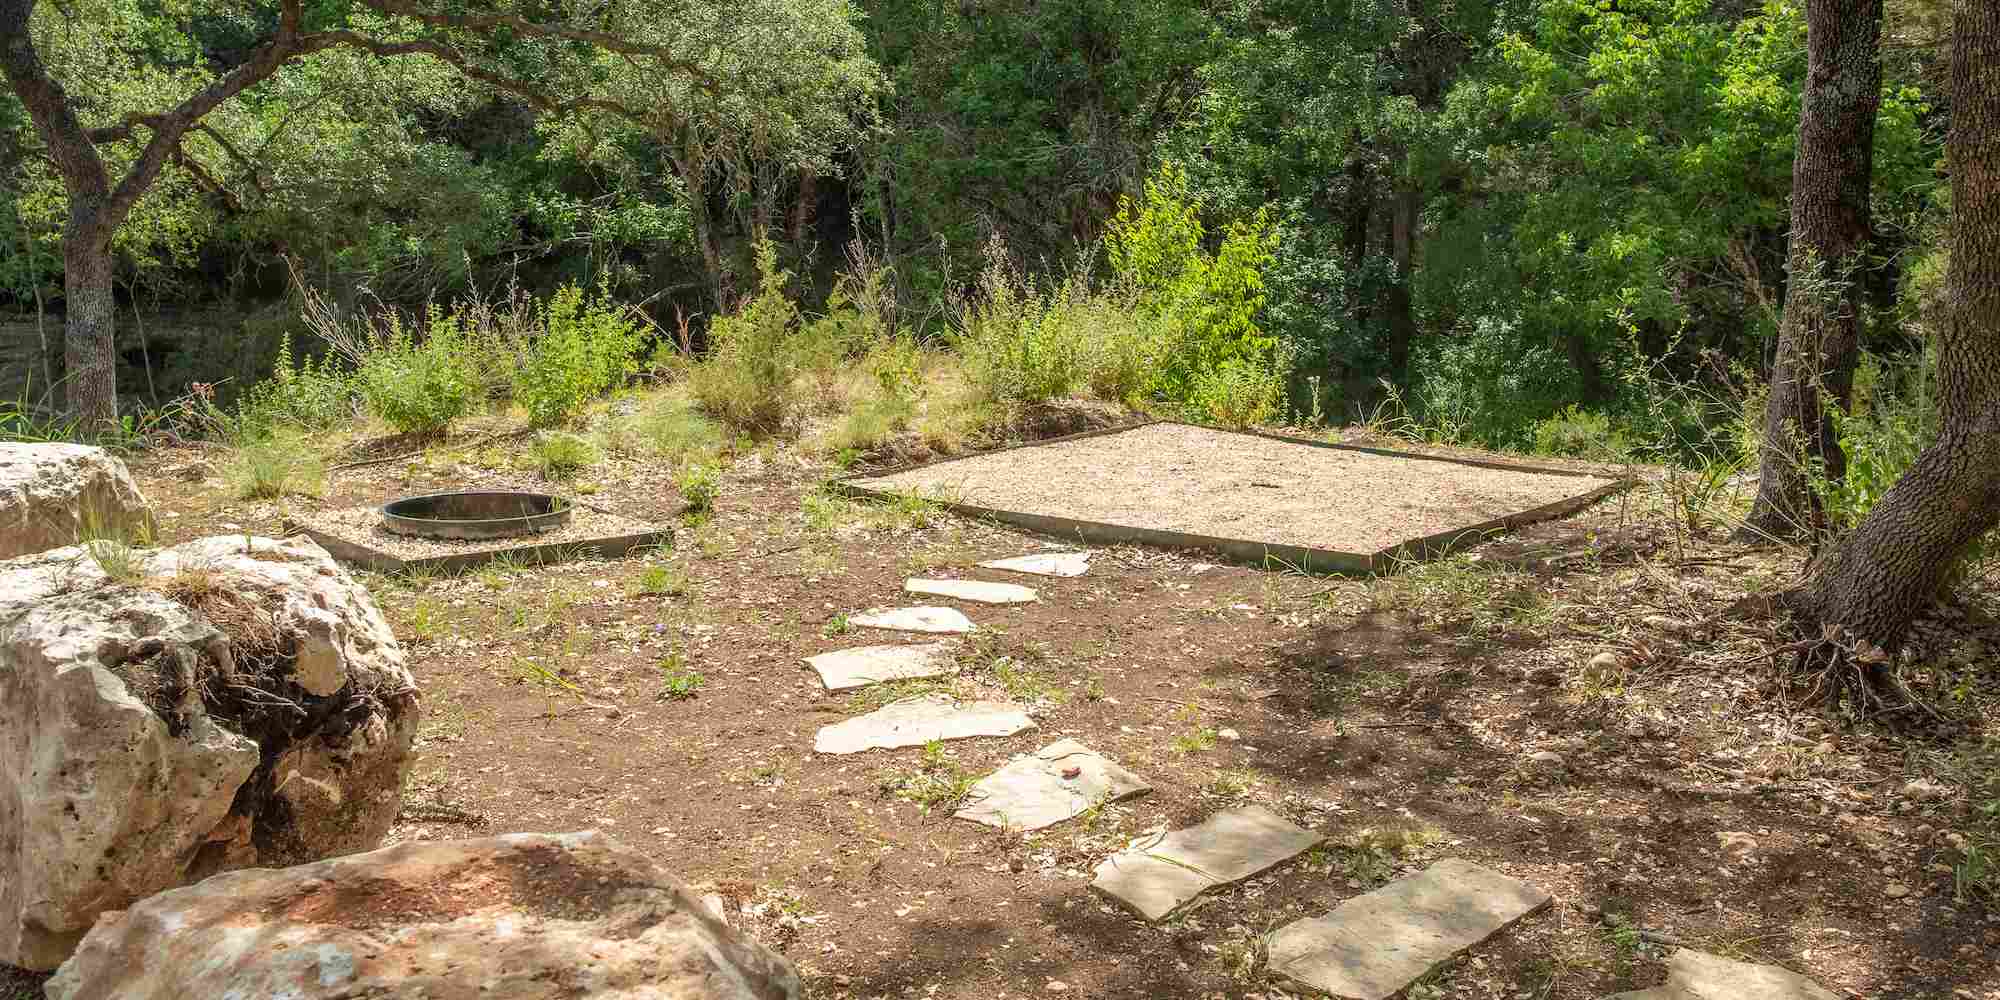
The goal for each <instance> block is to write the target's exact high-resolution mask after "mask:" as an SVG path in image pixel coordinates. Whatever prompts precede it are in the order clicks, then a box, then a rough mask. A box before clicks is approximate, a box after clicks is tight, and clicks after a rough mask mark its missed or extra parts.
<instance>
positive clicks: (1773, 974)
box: [1605, 948, 1839, 1000]
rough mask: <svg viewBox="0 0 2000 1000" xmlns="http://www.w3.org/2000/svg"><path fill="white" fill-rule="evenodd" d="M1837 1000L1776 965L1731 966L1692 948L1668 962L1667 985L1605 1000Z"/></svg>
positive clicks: (1795, 974)
mask: <svg viewBox="0 0 2000 1000" xmlns="http://www.w3.org/2000/svg"><path fill="white" fill-rule="evenodd" d="M1746 997H1756V998H1757V1000H1839V998H1838V997H1836V996H1835V995H1834V994H1833V992H1832V991H1830V990H1828V989H1826V988H1825V987H1823V986H1821V985H1820V984H1818V983H1815V982H1813V981H1812V980H1810V979H1807V978H1806V977H1804V976H1801V975H1799V974H1798V973H1796V972H1792V971H1790V970H1788V969H1780V968H1778V967H1777V966H1775V965H1751V964H1750V963H1748V962H1732V961H1730V960H1729V959H1726V958H1720V957H1718V956H1715V955H1711V954H1708V953H1707V952H1703V951H1695V950H1693V949H1691V948H1678V949H1675V951H1674V953H1673V955H1671V956H1669V957H1668V958H1667V983H1666V985H1665V986H1655V987H1653V988H1652V989H1650V990H1636V991H1633V992H1631V993H1619V994H1616V995H1614V996H1609V997H1606V998H1605V1000H1742V998H1746Z"/></svg>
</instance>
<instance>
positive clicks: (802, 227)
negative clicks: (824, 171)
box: [787, 169, 819, 248]
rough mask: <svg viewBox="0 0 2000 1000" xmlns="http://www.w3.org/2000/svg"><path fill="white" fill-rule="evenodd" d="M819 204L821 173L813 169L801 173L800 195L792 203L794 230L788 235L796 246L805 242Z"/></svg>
mask: <svg viewBox="0 0 2000 1000" xmlns="http://www.w3.org/2000/svg"><path fill="white" fill-rule="evenodd" d="M818 206H819V175H818V174H816V173H814V172H813V171H811V170H809V169H808V170H805V171H803V172H801V173H800V174H799V197H798V200H797V201H796V202H793V203H792V231H791V232H790V233H788V234H787V235H788V236H789V237H790V239H791V243H792V246H793V247H794V248H797V247H800V246H802V245H803V244H804V243H805V239H806V227H807V226H810V225H812V221H813V214H814V211H815V209H817V208H818Z"/></svg>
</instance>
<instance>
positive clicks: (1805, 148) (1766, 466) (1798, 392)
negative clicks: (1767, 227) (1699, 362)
mask: <svg viewBox="0 0 2000 1000" xmlns="http://www.w3.org/2000/svg"><path fill="white" fill-rule="evenodd" d="M1881 30H1882V0H1808V2H1807V4H1806V53H1807V63H1808V65H1807V71H1806V86H1805V93H1804V95H1803V99H1802V101H1801V102H1800V104H1801V107H1800V111H1799V147H1798V155H1797V158H1796V159H1795V160H1794V161H1793V164H1792V227H1791V228H1792V232H1791V250H1790V257H1789V264H1788V271H1789V274H1788V276H1787V279H1786V280H1787V285H1786V292H1785V311H1784V316H1783V319H1782V320H1781V322H1780V323H1779V327H1778V353H1777V356H1776V357H1775V358H1774V359H1773V360H1772V363H1771V395H1770V398H1769V399H1768V400H1767V401H1766V405H1765V408H1764V440H1763V444H1762V447H1761V448H1760V450H1759V454H1758V463H1759V469H1760V471H1759V478H1758V483H1757V500H1756V503H1755V505H1754V506H1753V507H1752V508H1751V511H1750V517H1749V519H1748V520H1747V521H1745V522H1744V525H1743V530H1742V534H1743V535H1745V536H1750V537H1764V538H1786V539H1791V538H1802V537H1815V538H1817V537H1819V536H1820V534H1821V533H1822V532H1823V531H1824V529H1825V515H1824V511H1823V510H1822V509H1821V506H1822V505H1821V504H1820V503H1819V501H1818V498H1817V497H1816V496H1815V495H1814V493H1813V490H1812V487H1811V477H1812V476H1813V475H1815V474H1819V475H1824V476H1825V477H1826V478H1827V479H1829V480H1837V479H1839V478H1840V477H1841V476H1842V475H1844V474H1845V473H1846V469H1847V457H1846V455H1844V454H1842V452H1841V450H1840V444H1839V441H1838V440H1837V439H1836V438H1835V436H1834V428H1833V426H1832V422H1831V421H1830V420H1828V419H1827V416H1826V414H1825V412H1824V410H1823V409H1822V407H1823V403H1824V402H1826V401H1830V402H1832V403H1833V404H1834V405H1837V406H1840V407H1841V408H1842V409H1845V408H1846V407H1847V405H1848V403H1849V400H1850V398H1851V397H1852V395H1853V389H1854V364H1855V360H1856V354H1857V351H1858V349H1859V344H1860V334H1861V309H1860V306H1861V303H1860V294H1859V292H1860V284H1859V282H1857V281H1856V280H1855V273H1854V272H1855V271H1856V270H1858V269H1859V267H1860V266H1861V263H1862V258H1863V256H1864V253H1865V251H1866V249H1867V243H1868V237H1869V232H1870V226H1869V203H1868V200H1869V199H1868V186H1869V181H1870V177H1871V174H1872V172H1873V168H1874V147H1875V115H1876V112H1877V110H1879V109H1880V107H1881V104H1882V62H1881V59H1880V47H1879V44H1878V42H1879V40H1880V36H1881Z"/></svg>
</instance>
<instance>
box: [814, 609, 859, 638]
mask: <svg viewBox="0 0 2000 1000" xmlns="http://www.w3.org/2000/svg"><path fill="white" fill-rule="evenodd" d="M852 631H854V626H852V625H850V624H848V623H847V614H846V612H836V613H835V614H834V616H833V617H832V618H829V619H827V620H826V624H825V625H823V626H821V627H820V630H819V634H821V635H823V636H826V637H827V638H829V639H831V638H833V637H834V636H837V635H846V634H847V633H849V632H852Z"/></svg>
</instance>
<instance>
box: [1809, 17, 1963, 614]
mask: <svg viewBox="0 0 2000 1000" xmlns="http://www.w3.org/2000/svg"><path fill="white" fill-rule="evenodd" d="M1954 20H1955V24H1954V31H1953V35H1952V37H1953V44H1952V59H1951V87H1952V90H1951V92H1952V103H1951V133H1950V136H1949V138H1948V139H1947V140H1946V155H1947V157H1948V159H1949V163H1950V169H1951V193H1952V236H1951V265H1950V270H1949V272H1948V273H1947V275H1946V277H1945V296H1946V301H1945V320H1944V322H1943V323H1942V324H1941V328H1940V330H1939V331H1938V334H1937V352H1938V372H1937V381H1938V402H1939V411H1940V413H1939V415H1940V417H1941V418H1942V419H1941V423H1942V426H1941V429H1940V431H1939V434H1938V438H1937V440H1936V442H1934V443H1933V444H1931V446H1930V447H1928V448H1926V449H1924V451H1923V453H1922V454H1921V455H1919V456H1918V457H1917V461H1916V464H1915V465H1913V466H1911V467H1910V471H1909V472H1908V473H1906V474H1904V476H1903V478H1901V479H1899V480H1897V481H1896V484H1895V486H1893V487H1891V488H1890V489H1889V492H1888V493H1887V494H1885V495H1884V496H1883V497H1882V499H1881V500H1880V501H1879V502H1877V503H1876V505H1875V507H1874V508H1873V509H1872V510H1870V511H1869V512H1868V516H1867V517H1866V518H1864V519H1863V520H1862V522H1861V524H1860V526H1858V527H1857V528H1855V530H1854V531H1853V532H1851V533H1850V534H1848V535H1847V536H1845V537H1844V538H1841V539H1839V540H1838V541H1836V542H1835V543H1834V544H1832V545H1831V546H1829V547H1828V548H1827V549H1826V550H1825V551H1824V552H1822V553H1821V554H1820V556H1819V557H1818V558H1817V559H1816V560H1815V561H1814V562H1813V564H1812V565H1811V567H1810V568H1809V569H1808V570H1807V573H1806V578H1805V581H1804V583H1803V584H1802V585H1801V586H1800V588H1799V589H1798V590H1796V591H1795V592H1793V594H1792V595H1791V603H1792V606H1793V608H1794V610H1795V611H1796V612H1797V613H1798V614H1799V616H1800V617H1801V618H1802V619H1803V620H1804V621H1805V622H1806V623H1807V624H1808V625H1810V626H1812V627H1813V628H1814V629H1815V631H1816V632H1819V634H1824V631H1823V630H1824V629H1826V628H1827V627H1829V626H1832V627H1837V628H1839V629H1844V630H1845V631H1846V632H1848V633H1850V634H1851V635H1853V636H1854V637H1856V638H1859V639H1861V640H1865V641H1867V642H1870V643H1873V644H1875V645H1878V646H1881V647H1883V648H1884V649H1890V650H1893V649H1895V648H1896V646H1897V645H1898V644H1899V643H1900V642H1901V641H1902V640H1903V638H1904V635H1905V633H1906V632H1907V630H1908V629H1909V626H1910V623H1911V621H1913V620H1914V619H1915V618H1916V616H1917V614H1918V613H1919V612H1921V611H1922V610H1923V609H1924V607H1925V606H1926V605H1928V604H1929V603H1930V602H1931V601H1932V600H1934V599H1935V598H1936V597H1937V595H1938V592H1939V591H1940V589H1941V588H1942V587H1943V586H1944V585H1945V583H1946V581H1947V580H1948V579H1949V578H1950V575H1951V573H1952V570H1953V568H1954V565H1955V564H1956V563H1957V561H1958V559H1959V557H1960V556H1962V555H1964V553H1965V551H1966V549H1967V547H1968V546H1970V545H1971V544H1972V543H1973V542H1974V541H1975V540H1977V539H1978V538H1979V536H1980V535H1982V534H1984V533H1985V532H1987V531H1990V530H1992V529H1993V528H1994V527H1995V526H1996V525H2000V4H1996V3H1993V2H1991V0H1965V2H1961V3H1959V4H1958V5H1957V13H1956V16H1955V19H1954Z"/></svg>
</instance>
